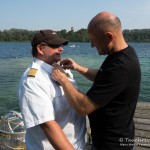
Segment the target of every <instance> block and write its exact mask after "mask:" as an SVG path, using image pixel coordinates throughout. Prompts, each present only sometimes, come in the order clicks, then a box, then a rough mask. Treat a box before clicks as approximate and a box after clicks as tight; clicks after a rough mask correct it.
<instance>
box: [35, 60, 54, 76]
mask: <svg viewBox="0 0 150 150" xmlns="http://www.w3.org/2000/svg"><path fill="white" fill-rule="evenodd" d="M34 63H36V64H38V65H39V66H40V67H41V68H42V69H44V70H45V71H47V72H48V73H51V72H52V70H53V68H54V67H53V66H51V65H49V64H47V63H45V62H44V61H42V60H39V59H38V58H35V59H34Z"/></svg>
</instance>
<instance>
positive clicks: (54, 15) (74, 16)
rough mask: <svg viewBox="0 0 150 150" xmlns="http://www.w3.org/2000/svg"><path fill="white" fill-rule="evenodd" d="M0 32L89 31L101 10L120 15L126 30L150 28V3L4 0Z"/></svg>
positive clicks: (146, 0)
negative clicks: (22, 30)
mask: <svg viewBox="0 0 150 150" xmlns="http://www.w3.org/2000/svg"><path fill="white" fill-rule="evenodd" d="M0 2H1V3H0V30H1V31H3V30H9V29H11V28H16V29H27V30H40V29H52V30H55V31H60V30H63V29H66V30H67V31H70V30H71V27H73V29H74V30H75V31H77V30H79V29H83V28H84V29H86V28H87V25H88V23H89V21H90V20H91V19H92V18H93V17H94V16H95V15H96V14H98V13H99V12H101V11H109V12H111V13H113V14H115V15H117V16H118V17H119V18H120V20H121V22H122V28H123V30H124V29H150V0H1V1H0Z"/></svg>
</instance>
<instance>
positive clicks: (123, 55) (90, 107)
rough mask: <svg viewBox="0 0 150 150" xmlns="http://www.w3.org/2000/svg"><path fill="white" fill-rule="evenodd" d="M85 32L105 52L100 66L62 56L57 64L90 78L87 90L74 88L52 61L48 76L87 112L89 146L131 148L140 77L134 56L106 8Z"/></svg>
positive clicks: (100, 149)
mask: <svg viewBox="0 0 150 150" xmlns="http://www.w3.org/2000/svg"><path fill="white" fill-rule="evenodd" d="M88 35H89V38H90V42H91V46H92V47H95V48H96V49H97V51H98V53H99V54H100V55H108V56H107V57H106V59H105V60H104V62H103V64H102V65H101V66H100V68H99V69H97V70H96V69H90V68H87V67H84V66H81V65H79V64H77V63H76V62H75V61H73V60H72V59H65V60H62V61H61V65H63V67H64V69H73V70H76V71H78V72H79V73H81V74H82V75H83V76H84V77H86V78H87V79H89V80H91V81H93V85H92V87H91V88H90V89H89V91H88V92H87V93H86V94H84V93H82V92H80V91H78V90H76V89H75V88H74V86H73V85H72V84H71V83H70V81H69V80H68V79H67V76H66V75H65V73H64V72H63V70H62V69H61V67H60V66H58V65H56V64H55V65H54V66H55V68H54V70H53V73H52V76H53V78H54V79H55V80H57V81H58V82H59V83H60V84H61V85H62V87H63V89H64V92H65V95H66V96H67V100H68V101H69V103H70V105H71V106H72V107H73V108H74V109H75V110H76V111H77V112H78V113H79V114H80V115H82V116H85V115H88V117H89V120H90V127H91V135H92V143H93V146H92V150H120V149H121V150H132V149H133V148H134V132H135V129H134V121H133V116H134V112H135V108H136V104H137V100H138V95H139V90H140V79H141V71H140V65H139V61H138V57H137V55H136V53H135V50H134V49H133V48H132V47H131V46H130V45H128V44H127V43H126V42H125V40H124V37H123V33H122V27H121V22H120V20H119V18H118V17H117V16H115V15H113V14H111V13H109V12H101V13H99V14H97V15H96V16H95V17H94V18H93V19H92V20H91V21H90V22H89V25H88ZM70 91H71V92H70Z"/></svg>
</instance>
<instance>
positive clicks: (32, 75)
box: [28, 68, 38, 77]
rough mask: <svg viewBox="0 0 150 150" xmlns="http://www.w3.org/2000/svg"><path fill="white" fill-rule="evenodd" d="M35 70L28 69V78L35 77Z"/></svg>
mask: <svg viewBox="0 0 150 150" xmlns="http://www.w3.org/2000/svg"><path fill="white" fill-rule="evenodd" d="M37 71H38V70H37V69H35V68H30V70H29V72H28V77H35V75H36V73H37Z"/></svg>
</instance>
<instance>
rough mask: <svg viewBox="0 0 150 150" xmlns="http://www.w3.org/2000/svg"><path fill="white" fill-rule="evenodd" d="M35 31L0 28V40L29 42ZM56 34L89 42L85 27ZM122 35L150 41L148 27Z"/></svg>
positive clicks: (130, 38)
mask: <svg viewBox="0 0 150 150" xmlns="http://www.w3.org/2000/svg"><path fill="white" fill-rule="evenodd" d="M35 32H36V31H29V30H25V29H15V28H13V29H9V30H3V31H1V30H0V41H1V42H30V41H31V40H32V38H33V36H34V34H35ZM56 32H57V34H58V35H59V36H61V37H63V38H66V39H68V40H69V42H89V38H88V34H87V29H80V30H78V31H74V30H73V28H71V30H70V31H67V30H65V29H63V30H61V31H56ZM123 35H124V37H125V40H126V41H127V42H150V29H132V30H123Z"/></svg>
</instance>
